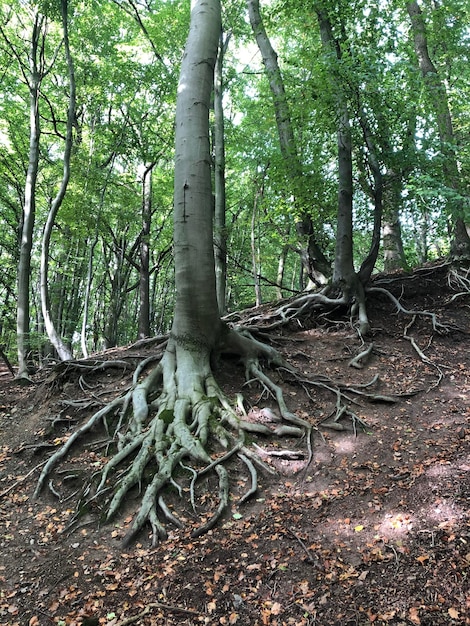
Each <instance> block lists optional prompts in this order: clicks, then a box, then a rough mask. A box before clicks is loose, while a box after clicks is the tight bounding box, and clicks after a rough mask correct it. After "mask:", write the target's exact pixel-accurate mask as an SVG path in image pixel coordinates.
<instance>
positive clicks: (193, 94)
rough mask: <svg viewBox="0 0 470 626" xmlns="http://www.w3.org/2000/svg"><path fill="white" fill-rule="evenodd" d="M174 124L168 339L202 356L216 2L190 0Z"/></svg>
mask: <svg viewBox="0 0 470 626" xmlns="http://www.w3.org/2000/svg"><path fill="white" fill-rule="evenodd" d="M191 22H192V28H190V32H189V35H188V40H187V43H186V49H185V52H184V56H183V60H182V64H181V73H180V80H179V85H178V98H177V106H176V123H175V181H174V235H173V237H174V258H175V286H176V301H175V317H174V321H173V327H172V337H175V338H178V339H177V342H176V343H177V345H179V346H181V347H183V346H184V345H188V343H187V342H189V343H190V344H191V345H193V346H198V347H199V348H200V349H201V351H202V352H205V353H206V355H209V354H210V351H211V349H212V348H213V347H214V345H215V343H216V341H217V337H218V330H219V329H220V318H219V314H218V305H217V294H216V283H215V264H214V248H213V220H212V212H213V209H212V181H211V175H212V167H211V165H212V164H211V154H210V144H209V107H210V104H211V102H210V100H211V93H212V88H213V78H214V67H215V62H216V58H217V51H218V43H219V36H220V32H221V16H220V2H218V1H217V0H205V1H202V0H193V1H192V2H191Z"/></svg>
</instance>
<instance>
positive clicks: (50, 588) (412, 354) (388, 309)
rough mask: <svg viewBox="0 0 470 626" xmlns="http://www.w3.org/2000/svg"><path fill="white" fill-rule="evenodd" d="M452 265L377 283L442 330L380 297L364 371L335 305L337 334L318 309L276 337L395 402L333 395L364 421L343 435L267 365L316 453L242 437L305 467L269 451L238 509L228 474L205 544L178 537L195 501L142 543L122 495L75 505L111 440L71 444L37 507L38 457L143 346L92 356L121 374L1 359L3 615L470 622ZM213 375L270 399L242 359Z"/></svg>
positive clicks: (466, 371) (466, 489)
mask: <svg viewBox="0 0 470 626" xmlns="http://www.w3.org/2000/svg"><path fill="white" fill-rule="evenodd" d="M447 269H448V268H446V267H444V268H428V269H421V270H419V271H416V272H415V273H413V274H411V275H396V276H390V277H381V278H380V285H381V286H385V287H387V288H389V289H390V290H391V291H392V292H393V293H394V294H395V295H396V296H398V297H400V298H401V302H402V304H403V306H405V307H407V308H414V309H418V310H427V311H432V312H434V313H436V314H437V319H438V320H439V322H441V323H442V324H445V325H446V326H447V332H446V333H445V334H438V333H436V332H433V330H432V324H431V320H430V319H429V318H424V319H423V318H417V319H416V320H414V322H413V323H411V322H412V318H411V317H409V316H405V315H401V314H400V315H397V314H396V312H395V310H394V307H393V304H392V303H391V302H390V301H389V300H387V299H386V298H384V297H382V296H374V298H370V301H369V313H370V318H371V323H372V335H371V338H370V341H373V343H374V346H373V350H372V353H371V355H370V358H369V360H368V361H367V364H366V365H365V366H364V367H363V368H362V369H356V368H354V367H351V366H350V365H349V362H350V361H351V359H352V358H353V357H354V355H356V354H357V353H358V352H360V351H361V343H360V341H359V339H358V336H357V334H355V333H354V332H353V331H352V330H351V328H350V327H349V326H348V324H347V321H344V320H343V321H341V320H340V319H339V314H338V320H339V323H338V324H336V325H335V324H332V323H330V322H328V321H326V320H325V319H323V318H322V320H321V323H318V319H317V320H315V319H313V318H312V319H311V320H310V321H309V322H307V321H305V322H304V323H303V324H302V325H301V324H298V323H296V324H295V325H294V324H293V325H292V326H291V327H290V328H289V329H284V330H283V331H282V332H280V331H278V332H276V333H272V341H273V343H274V345H276V347H277V348H278V349H279V350H280V351H281V352H282V353H283V354H284V355H285V356H286V358H288V359H289V361H290V362H291V363H292V364H293V365H295V366H296V367H297V368H298V369H299V370H300V371H301V372H302V373H303V375H305V377H306V378H307V377H309V376H310V377H316V376H318V375H323V376H327V377H328V378H329V379H331V380H333V381H335V382H337V383H341V384H343V385H345V386H346V387H349V388H350V387H355V388H356V389H358V388H359V389H362V390H363V391H364V390H371V391H372V390H373V392H374V393H380V394H381V395H388V396H391V395H394V396H396V398H397V402H395V403H389V402H369V401H368V400H367V398H366V397H365V396H361V395H357V394H354V393H349V392H347V391H345V393H347V394H348V397H350V400H351V402H350V406H351V407H352V409H353V410H354V412H355V414H356V415H357V416H358V417H359V418H360V419H361V420H363V421H364V422H365V423H366V424H367V427H366V428H364V429H363V428H361V427H360V423H357V426H358V427H357V432H353V429H352V425H351V421H350V420H347V419H346V420H342V422H341V423H343V424H344V426H345V427H346V428H347V430H344V431H335V430H332V429H329V428H325V427H324V426H323V424H322V421H323V420H325V419H326V418H328V417H329V416H330V415H331V414H332V413H333V412H334V411H335V403H336V397H335V395H334V394H332V393H330V392H328V391H327V390H325V389H324V388H321V387H316V386H307V385H299V384H295V383H294V382H293V381H292V380H289V376H288V375H287V374H279V375H278V374H276V373H273V375H276V376H283V377H284V381H283V386H284V389H285V391H286V399H287V403H288V406H289V408H290V409H291V410H292V411H294V412H296V413H297V414H298V415H299V416H301V417H303V418H304V419H307V420H309V421H310V423H312V424H313V425H315V426H316V429H315V430H314V438H313V453H314V454H313V461H312V462H311V464H310V465H309V466H308V467H305V456H302V451H304V450H305V441H300V442H299V441H297V440H294V439H292V440H286V441H280V440H277V441H276V440H272V441H268V440H267V439H264V440H263V439H261V438H257V439H255V440H253V442H252V445H258V446H261V447H262V448H263V449H265V450H266V449H267V450H269V451H273V450H278V451H281V450H283V449H286V448H288V449H289V450H291V451H293V452H296V453H298V455H297V458H296V459H294V460H292V459H290V460H289V459H283V458H282V457H270V458H272V459H273V460H272V461H271V462H272V464H273V465H275V466H276V468H277V470H278V473H277V475H276V476H271V475H269V474H266V475H264V474H261V476H260V484H259V490H258V492H257V494H256V496H255V497H254V498H253V499H251V500H250V501H248V502H246V503H245V504H243V505H241V506H237V499H236V497H235V496H236V493H237V490H238V492H239V493H242V492H243V491H244V490H245V489H246V485H247V484H248V479H249V477H248V476H247V475H246V474H247V472H246V468H245V471H244V470H243V468H242V467H237V466H235V465H234V466H233V468H232V469H233V477H232V480H233V483H234V498H233V500H232V508H231V510H230V511H228V513H227V515H226V517H225V518H224V520H223V522H222V523H220V524H219V525H218V526H217V527H216V528H215V529H213V530H212V531H209V533H207V534H206V535H204V536H202V537H201V538H198V539H192V538H191V537H190V531H191V526H192V524H194V523H195V513H194V512H193V511H192V509H191V506H190V504H189V502H187V503H184V502H183V507H184V510H183V512H182V515H181V517H182V518H183V519H185V520H186V527H185V529H183V530H178V529H170V533H169V538H168V540H166V541H164V542H162V543H161V544H159V545H157V546H156V547H153V548H152V547H151V545H150V541H149V537H148V536H147V535H146V534H144V535H143V536H142V537H141V538H140V540H139V543H137V544H136V545H133V546H131V547H129V548H126V549H123V547H122V542H121V540H122V537H123V536H124V534H125V531H126V526H127V525H128V524H129V522H130V519H131V514H132V510H133V507H134V501H129V502H128V505H127V510H126V511H125V512H123V515H122V517H120V518H117V519H116V520H115V521H114V523H113V524H110V525H103V526H100V525H99V520H98V515H97V514H94V512H93V511H87V512H85V513H84V514H83V516H82V517H80V516H77V515H76V506H77V499H78V496H77V495H76V493H77V486H76V485H75V482H76V483H78V488H79V486H80V483H81V482H82V481H81V478H82V477H83V476H87V475H89V474H90V473H93V472H94V471H96V468H97V467H99V466H100V463H101V461H100V458H101V456H102V455H103V454H104V449H103V445H102V442H103V440H104V439H106V435H105V433H104V432H98V431H97V432H95V433H93V435H92V437H91V438H90V439H89V440H88V441H87V442H84V444H83V445H81V446H79V447H77V449H76V450H75V453H74V454H71V455H70V457H68V458H67V459H66V460H65V461H64V465H63V466H61V467H59V468H58V469H57V471H56V473H55V474H54V475H53V477H52V483H51V484H50V487H51V489H48V490H45V491H44V493H43V495H42V496H41V497H40V498H39V499H37V500H33V499H32V493H33V491H34V488H35V483H36V481H37V479H38V475H39V472H40V468H41V467H42V464H43V463H44V461H45V459H47V458H48V456H49V455H50V453H51V451H52V450H54V449H56V448H57V446H59V445H60V444H61V443H62V442H63V441H64V440H65V439H66V438H67V437H68V436H69V435H70V433H71V432H72V431H73V428H74V427H77V425H79V424H80V423H82V422H83V420H84V419H85V418H86V417H87V416H89V415H90V414H91V412H92V411H93V409H91V408H87V404H88V403H89V401H90V399H91V400H93V398H94V399H95V400H97V399H99V401H100V402H104V401H106V400H109V399H112V398H113V397H114V396H116V394H118V393H119V392H120V390H122V389H123V388H124V387H125V386H126V385H128V384H129V381H130V378H131V376H132V367H133V366H135V364H136V363H137V362H138V361H139V359H141V358H143V357H145V356H147V355H148V354H149V349H147V350H140V351H139V350H137V349H136V348H135V347H132V346H131V347H127V348H123V349H120V350H113V351H109V352H108V353H106V354H104V355H99V358H103V359H108V360H112V359H119V360H121V361H123V360H127V361H128V363H129V365H130V366H132V367H129V369H128V370H124V371H123V370H122V369H120V368H116V369H106V370H103V371H101V372H98V373H96V372H95V373H94V374H93V375H92V376H89V377H87V376H82V377H81V378H80V379H79V377H78V375H75V376H72V375H71V376H69V377H68V378H66V377H64V376H62V377H61V378H54V373H53V370H52V369H50V368H48V369H42V370H39V371H38V372H37V374H35V375H34V377H33V378H34V381H35V385H34V386H31V387H26V388H25V387H20V386H18V384H17V383H16V382H14V381H13V380H12V378H11V376H10V374H9V373H8V371H7V370H6V369H5V370H2V371H1V375H0V624H2V625H4V626H7V625H8V626H25V625H30V626H34V625H40V626H43V625H44V626H46V625H50V624H58V625H62V626H64V625H68V626H74V625H75V626H76V625H78V624H82V625H84V626H93V625H95V626H96V625H98V624H102V625H106V626H125V625H127V624H140V625H145V626H150V625H164V624H165V625H169V626H172V625H176V624H195V625H197V624H211V625H212V624H213V625H215V624H238V625H247V626H248V625H252V626H256V625H264V624H269V625H273V626H275V625H278V626H281V625H290V624H292V625H296V626H297V625H298V626H300V625H315V626H335V625H337V626H353V625H354V626H366V625H369V624H376V625H385V624H387V625H392V626H402V625H403V626H404V625H409V624H422V625H423V626H443V625H452V624H456V625H457V624H470V579H469V576H470V520H469V504H470V456H469V448H470V445H469V444H470V351H469V347H470V296H469V295H468V293H467V294H466V295H459V296H458V297H456V298H455V299H454V300H453V301H451V298H452V296H453V295H455V293H456V292H455V291H453V290H452V289H451V285H450V284H449V281H448V274H447ZM405 330H406V334H407V336H408V337H409V338H406V337H405V336H404V334H405ZM410 338H412V339H413V341H414V342H415V344H414V345H413V343H412V341H411V339H410ZM95 357H96V355H95ZM217 374H218V378H219V380H220V381H221V383H222V385H223V388H224V389H225V391H226V392H227V394H228V395H229V397H230V398H232V399H233V398H234V397H235V394H236V393H237V392H238V391H242V392H243V393H244V394H245V397H246V398H247V401H248V403H249V404H250V405H251V406H252V407H254V410H256V407H258V408H263V407H265V406H269V405H270V403H271V400H270V399H269V398H265V397H263V396H260V390H259V389H256V388H250V387H247V386H246V385H245V386H244V378H243V374H244V372H243V368H242V367H240V366H239V365H238V364H237V363H236V362H234V361H228V362H225V361H224V362H222V363H221V364H220V366H219V371H218V373H217ZM277 380H279V378H278V379H277ZM373 380H375V381H376V382H375V383H374V384H373V385H371V386H370V387H359V386H360V385H366V384H368V383H369V382H371V381H373ZM85 444H86V445H85ZM294 456H295V455H294ZM72 470H73V472H74V473H73V476H72V474H71V472H72ZM66 472H67V474H66ZM66 476H67V477H68V478H70V482H74V485H72V486H70V487H67V485H65V478H66ZM72 478H73V480H72ZM209 487H210V483H206V482H204V481H202V484H201V485H200V487H199V491H198V494H199V496H198V497H199V499H200V501H199V502H198V507H199V508H198V511H199V509H200V510H201V511H204V507H205V506H208V507H210V506H211V505H216V501H217V491H215V493H214V492H213V491H210V490H209ZM135 498H136V499H137V498H138V494H137V493H136V494H135ZM179 506H181V504H180V505H179ZM97 509H98V512H99V503H97ZM71 522H73V523H71Z"/></svg>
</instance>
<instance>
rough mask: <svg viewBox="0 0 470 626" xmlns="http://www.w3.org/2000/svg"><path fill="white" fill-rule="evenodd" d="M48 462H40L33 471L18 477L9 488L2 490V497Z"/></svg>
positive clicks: (0, 493) (0, 495)
mask: <svg viewBox="0 0 470 626" xmlns="http://www.w3.org/2000/svg"><path fill="white" fill-rule="evenodd" d="M46 463H47V460H46V461H43V462H42V463H39V465H36V466H35V467H33V469H32V470H31V471H29V472H28V473H27V474H25V475H24V476H22V477H21V478H18V480H17V481H16V483H13V484H12V485H10V486H9V487H8V488H7V489H5V490H4V491H2V492H0V499H1V498H4V497H5V496H6V495H7V494H9V493H10V491H13V489H15V487H18V485H19V484H20V483H22V482H24V481H25V480H26V479H27V478H29V477H30V476H31V474H34V472H35V471H36V470H38V469H39V468H40V467H42V466H43V465H45V464H46Z"/></svg>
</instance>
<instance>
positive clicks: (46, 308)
mask: <svg viewBox="0 0 470 626" xmlns="http://www.w3.org/2000/svg"><path fill="white" fill-rule="evenodd" d="M60 10H61V18H62V32H63V39H64V49H65V58H66V61H67V70H68V78H69V105H68V111H67V125H66V133H65V146H64V156H63V174H62V181H61V183H60V187H59V190H58V192H57V194H56V196H55V198H54V199H53V200H52V202H51V206H50V208H49V213H48V215H47V219H46V224H45V226H44V231H43V237H42V248H41V268H40V291H41V310H42V316H43V319H44V328H45V330H46V333H47V336H48V338H49V341H50V342H51V344H52V345H53V346H54V348H55V350H56V351H57V355H58V357H59V359H60V360H61V361H69V360H71V359H72V358H73V355H72V352H71V350H70V348H68V347H67V346H66V345H65V343H64V342H63V340H62V338H61V337H60V335H59V333H58V332H57V329H56V327H55V324H54V322H53V320H52V316H51V310H50V298H49V284H48V273H49V250H50V243H51V236H52V229H53V227H54V224H55V220H56V218H57V214H58V212H59V209H60V207H61V205H62V202H63V200H64V198H65V194H66V192H67V187H68V183H69V180H70V160H71V156H72V148H73V127H74V123H75V104H76V95H75V94H76V88H75V72H74V66H73V58H72V54H71V51H70V43H69V32H68V0H61V2H60Z"/></svg>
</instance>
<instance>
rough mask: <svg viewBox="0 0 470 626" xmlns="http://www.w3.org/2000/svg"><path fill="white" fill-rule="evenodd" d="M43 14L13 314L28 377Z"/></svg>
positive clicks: (33, 61)
mask: <svg viewBox="0 0 470 626" xmlns="http://www.w3.org/2000/svg"><path fill="white" fill-rule="evenodd" d="M45 21H46V18H45V17H44V16H42V15H39V14H36V16H35V20H34V25H33V30H32V35H31V45H30V53H29V76H27V77H26V79H27V84H28V88H29V156H28V170H27V173H26V182H25V190H24V205H23V216H22V227H21V240H20V258H19V263H18V297H17V315H16V336H17V349H18V377H20V378H22V377H27V375H28V370H29V364H28V358H29V351H30V300H29V298H30V284H31V282H30V281H31V278H30V276H31V250H32V246H33V231H34V222H35V216H36V183H37V176H38V167H39V140H40V135H41V127H40V117H39V89H40V85H41V80H42V74H43V67H42V66H41V63H42V62H41V59H42V47H43V44H44V41H43V40H42V41H41V39H42V37H43V33H42V29H43V27H44V24H45Z"/></svg>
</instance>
